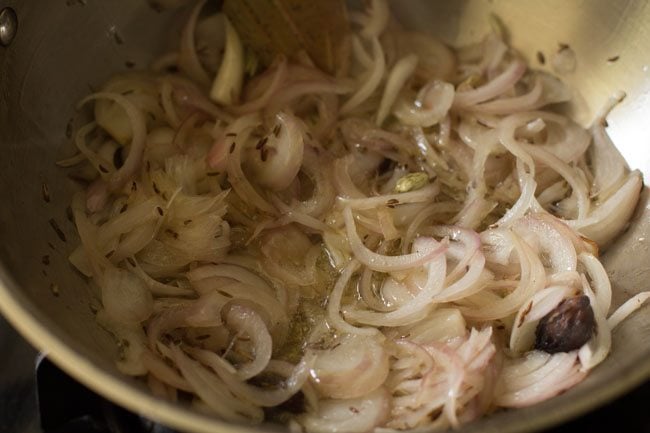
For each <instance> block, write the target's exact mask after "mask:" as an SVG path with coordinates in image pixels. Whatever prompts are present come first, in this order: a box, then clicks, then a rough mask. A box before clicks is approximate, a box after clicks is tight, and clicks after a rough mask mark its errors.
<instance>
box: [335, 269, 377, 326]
mask: <svg viewBox="0 0 650 433" xmlns="http://www.w3.org/2000/svg"><path fill="white" fill-rule="evenodd" d="M358 268H359V263H358V262H357V261H356V260H351V261H350V262H349V263H348V264H347V266H346V267H345V268H344V269H343V271H342V272H341V275H340V276H339V278H338V280H336V284H335V285H334V288H333V289H332V293H330V296H329V299H328V300H327V318H328V322H329V324H330V325H331V326H332V327H334V328H335V329H338V330H339V331H341V332H346V333H349V334H362V335H376V334H377V333H378V332H379V331H378V330H377V329H375V328H370V327H368V328H358V327H356V326H353V325H350V324H349V323H348V322H346V321H345V320H344V319H343V318H342V317H341V312H340V310H341V299H342V298H343V292H344V291H345V289H346V288H347V286H348V284H349V282H350V279H351V278H352V275H353V274H354V273H355V272H356V271H357V269H358Z"/></svg>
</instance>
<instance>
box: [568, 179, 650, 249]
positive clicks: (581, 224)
mask: <svg viewBox="0 0 650 433" xmlns="http://www.w3.org/2000/svg"><path fill="white" fill-rule="evenodd" d="M642 187H643V181H642V176H641V173H640V172H639V171H638V170H635V171H633V172H631V173H630V174H629V175H628V176H627V179H626V180H625V183H624V184H623V186H621V188H620V189H619V190H618V191H617V192H616V193H614V194H613V195H611V196H610V197H609V198H608V199H607V200H606V201H605V202H604V203H601V204H600V206H598V207H597V208H595V209H594V210H593V211H592V212H591V213H590V214H589V216H588V217H587V218H584V219H579V220H572V221H567V224H568V225H569V226H570V227H571V228H573V229H575V230H578V231H579V232H580V233H582V234H583V235H585V236H587V237H588V238H590V239H593V240H594V241H595V242H596V243H598V246H600V247H605V246H607V245H608V244H609V243H610V242H611V241H612V240H613V239H614V238H615V237H616V235H618V234H619V233H620V232H621V231H622V230H623V229H624V228H625V226H626V224H627V222H628V220H629V219H630V217H631V216H632V214H633V213H634V209H635V208H636V204H637V202H638V200H639V194H640V192H641V188H642Z"/></svg>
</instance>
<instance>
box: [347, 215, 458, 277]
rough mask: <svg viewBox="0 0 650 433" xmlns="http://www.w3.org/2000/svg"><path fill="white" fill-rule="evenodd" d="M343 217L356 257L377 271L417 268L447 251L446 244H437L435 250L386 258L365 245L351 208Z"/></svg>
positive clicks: (429, 249)
mask: <svg viewBox="0 0 650 433" xmlns="http://www.w3.org/2000/svg"><path fill="white" fill-rule="evenodd" d="M343 217H344V219H345V227H346V231H347V235H348V240H349V242H350V247H351V248H352V251H353V252H354V255H355V257H356V258H357V259H358V260H359V261H360V262H361V263H363V264H364V265H366V266H368V267H369V268H371V269H373V270H375V271H380V272H392V271H402V270H406V269H411V268H415V267H417V266H421V265H423V264H425V263H427V262H429V261H430V260H432V259H434V258H435V257H436V256H438V255H440V254H443V253H444V251H445V249H446V246H445V245H444V244H438V243H436V244H437V247H436V248H435V249H431V248H422V249H421V250H414V251H413V252H412V253H411V254H405V255H402V256H385V255H381V254H377V253H375V252H373V251H371V250H369V249H368V248H367V247H366V246H365V245H364V244H363V242H362V241H361V238H359V235H358V234H357V230H356V226H355V224H354V217H353V216H352V210H351V209H350V208H349V207H346V208H345V209H344V210H343ZM432 245H433V244H432Z"/></svg>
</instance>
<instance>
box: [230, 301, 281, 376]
mask: <svg viewBox="0 0 650 433" xmlns="http://www.w3.org/2000/svg"><path fill="white" fill-rule="evenodd" d="M226 324H227V325H228V327H229V328H230V329H231V330H233V331H236V332H237V333H241V334H247V335H248V337H249V338H250V339H251V341H252V343H253V352H254V353H253V356H254V358H253V360H252V361H251V362H248V363H246V364H244V365H242V366H240V367H239V369H238V370H237V376H238V377H239V378H240V379H242V380H246V379H250V378H251V377H254V376H256V375H258V374H259V373H261V372H262V371H264V369H265V368H266V366H267V365H268V363H269V360H270V359H271V352H272V350H273V340H272V339H271V335H270V334H269V331H268V329H267V328H266V324H265V323H264V321H263V320H262V319H261V317H260V316H259V315H258V314H257V313H256V312H255V311H253V310H252V309H251V308H247V307H244V306H242V305H233V306H231V307H230V310H229V311H228V312H227V313H226Z"/></svg>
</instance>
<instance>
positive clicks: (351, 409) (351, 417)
mask: <svg viewBox="0 0 650 433" xmlns="http://www.w3.org/2000/svg"><path fill="white" fill-rule="evenodd" d="M389 413H390V398H389V395H388V393H387V392H386V390H385V389H383V388H379V389H377V390H375V391H374V392H372V393H370V394H368V395H366V396H364V397H361V398H355V399H347V400H321V401H320V402H319V404H318V409H316V410H315V411H314V412H311V413H308V414H306V415H303V416H301V417H300V418H299V420H298V422H299V423H300V424H302V425H303V426H304V428H305V430H306V431H307V432H309V433H340V432H347V433H366V432H369V431H372V430H373V429H374V428H375V427H378V426H381V425H383V424H384V422H385V421H386V420H387V418H388V415H389Z"/></svg>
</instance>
